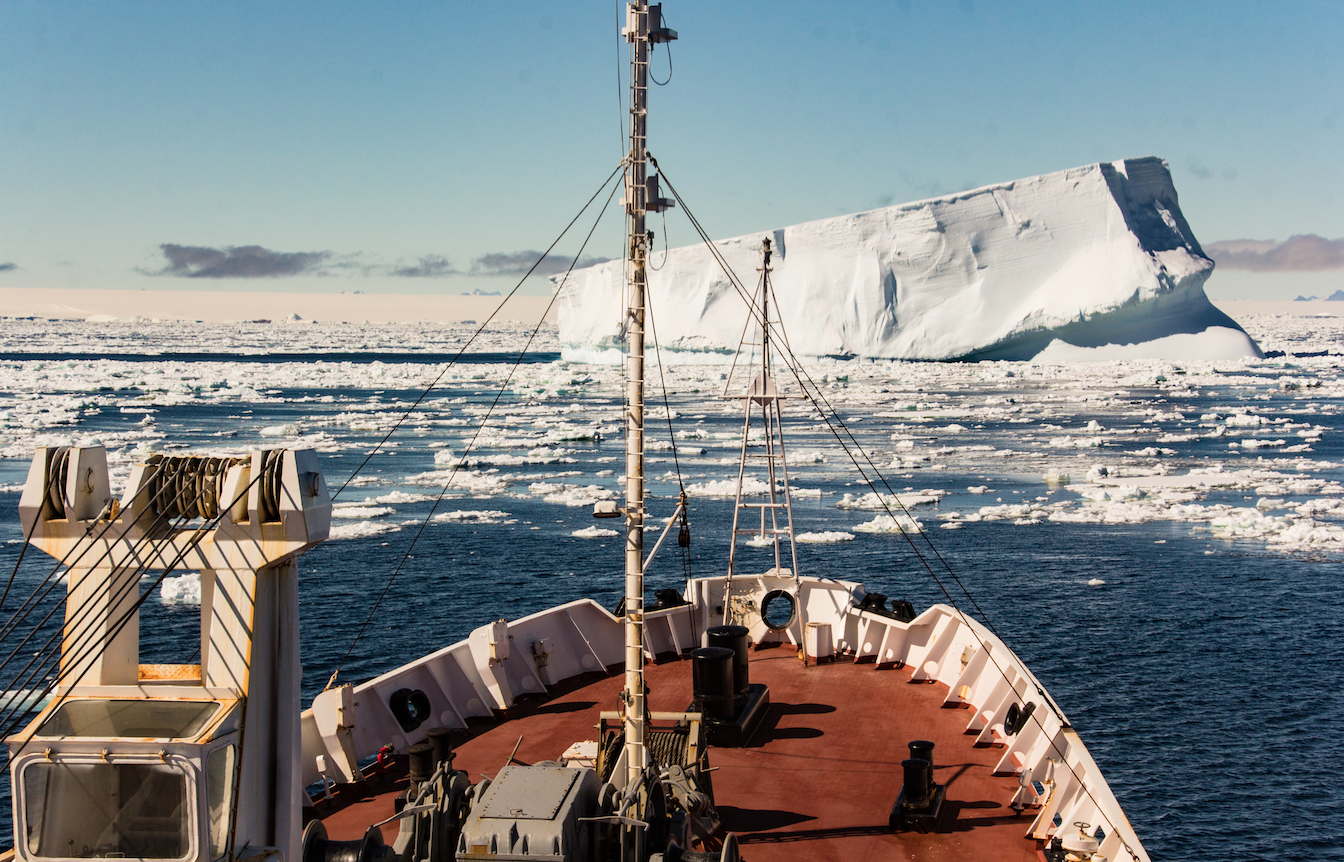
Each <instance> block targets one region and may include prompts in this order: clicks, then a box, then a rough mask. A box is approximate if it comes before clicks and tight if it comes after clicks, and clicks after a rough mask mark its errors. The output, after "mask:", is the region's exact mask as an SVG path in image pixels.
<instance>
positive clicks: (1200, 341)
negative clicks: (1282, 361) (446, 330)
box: [553, 157, 1262, 362]
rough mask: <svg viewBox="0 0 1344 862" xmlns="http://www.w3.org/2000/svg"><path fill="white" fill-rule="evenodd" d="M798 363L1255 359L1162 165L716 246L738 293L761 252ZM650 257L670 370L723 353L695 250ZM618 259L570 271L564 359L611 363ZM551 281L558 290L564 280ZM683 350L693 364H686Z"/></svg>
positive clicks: (704, 265)
mask: <svg viewBox="0 0 1344 862" xmlns="http://www.w3.org/2000/svg"><path fill="white" fill-rule="evenodd" d="M764 237H769V238H770V239H771V240H772V243H773V245H774V251H775V254H774V260H773V272H772V275H771V281H772V283H773V285H774V290H775V295H776V297H777V299H778V305H779V309H780V313H781V315H782V319H783V323H784V329H785V331H786V333H787V334H788V338H789V341H790V343H791V346H792V349H793V351H794V352H795V353H797V354H799V355H804V356H861V357H874V358H887V359H913V360H981V359H1007V360H1029V359H1035V358H1038V357H1039V358H1040V360H1041V361H1050V362H1060V361H1076V360H1085V359H1093V358H1097V359H1100V358H1104V359H1118V358H1125V359H1130V358H1134V359H1138V358H1163V359H1232V358H1238V357H1259V356H1261V355H1262V354H1261V351H1260V348H1259V347H1258V346H1257V345H1256V343H1255V342H1254V341H1253V340H1252V339H1251V338H1250V336H1248V335H1247V334H1246V333H1245V331H1243V330H1242V328H1241V327H1240V326H1239V325H1238V324H1237V323H1236V321H1234V320H1232V318H1230V317H1228V316H1227V315H1226V314H1224V313H1223V312H1221V311H1219V310H1218V309H1217V308H1215V307H1214V306H1213V304H1212V303H1210V302H1209V299H1208V297H1207V296H1205V294H1204V282H1205V280H1206V279H1207V278H1208V277H1209V274H1210V273H1211V272H1212V271H1213V261H1212V260H1210V259H1209V258H1208V257H1207V256H1206V255H1205V254H1204V251H1203V249H1201V248H1200V245H1199V242H1198V240H1196V239H1195V236H1194V233H1193V232H1192V231H1191V230H1190V226H1189V224H1187V223H1186V220H1185V217H1184V216H1183V215H1182V214H1181V210H1180V206H1179V205H1178V204H1177V197H1176V188H1175V186H1174V185H1173V184H1172V180H1171V172H1170V170H1169V169H1168V167H1167V164H1166V162H1164V161H1163V160H1161V159H1158V158H1151V157H1150V158H1141V159H1127V160H1124V161H1119V162H1105V163H1099V164H1092V165H1086V166H1084V167H1080V168H1074V169H1071V170H1066V171H1059V172H1057V173H1052V174H1045V175H1043V176H1038V177H1030V178H1028V179H1022V180H1016V181H1013V182H1008V183H1000V184H998V185H992V186H985V187H984V188H979V189H975V190H972V191H967V192H962V193H960V194H955V195H948V196H945V197H940V198H932V199H930V200H925V201H918V202H915V203H908V204H901V205H898V206H892V207H886V208H884V209H878V210H871V211H869V212H864V213H857V214H855V215H847V216H841V217H838V218H829V219H823V220H821V221H813V222H807V223H804V224H800V225H794V226H792V227H786V228H783V229H780V230H774V231H770V232H767V233H756V234H749V235H746V236H740V237H735V238H733V239H726V240H721V241H719V242H717V243H716V246H717V248H718V251H719V252H720V253H721V254H722V255H723V257H724V258H725V259H726V260H727V261H728V263H729V264H730V265H731V267H732V268H733V269H734V270H735V271H736V273H737V274H738V277H739V278H740V279H741V280H742V281H743V282H744V283H745V284H746V286H747V288H748V289H749V290H750V289H752V288H753V287H754V285H755V283H756V280H757V279H758V277H759V276H758V274H757V268H758V267H759V266H760V246H761V240H762V239H763V238H764ZM663 256H664V255H663V253H662V252H654V253H653V255H652V261H651V262H652V265H653V266H657V267H658V268H657V269H656V270H654V269H652V268H651V269H650V271H649V305H650V309H651V312H652V314H653V317H654V323H655V326H656V330H657V336H658V339H659V342H660V345H661V349H662V350H663V351H675V352H677V353H678V356H677V361H679V362H684V361H695V360H696V359H697V358H701V359H708V358H712V357H714V356H715V355H718V354H721V353H723V352H725V351H732V350H734V349H735V348H736V347H737V344H738V341H739V339H740V337H741V334H742V332H743V326H744V324H745V322H746V318H747V308H746V305H745V303H744V302H743V300H742V299H741V298H740V297H739V296H738V293H737V291H736V290H735V289H734V288H733V286H732V284H731V283H730V282H729V280H728V278H727V277H726V276H725V275H724V273H723V272H722V270H721V269H720V268H719V266H718V264H717V263H716V262H715V261H714V259H713V257H712V256H711V254H710V253H709V250H708V249H707V248H706V247H705V246H704V245H698V246H686V247H683V248H677V249H673V250H671V251H670V252H669V253H667V255H666V260H663V259H662V258H663ZM622 280H623V263H622V262H621V261H611V262H607V263H603V264H599V265H597V266H592V267H588V268H586V269H582V270H577V271H575V272H574V273H572V274H571V275H570V276H569V278H568V280H563V279H562V277H560V276H557V277H555V278H554V279H553V281H554V282H555V283H556V284H558V285H561V290H560V296H559V303H558V305H559V309H558V321H559V329H560V342H561V350H562V353H563V355H564V356H565V358H566V359H571V360H582V361H602V360H604V359H606V360H611V359H615V358H617V357H619V355H620V352H621V349H622V345H621V335H620V327H621V321H622V317H623V299H622V295H623V292H622ZM562 281H563V284H561V282H562ZM696 354H700V356H699V357H697V356H696Z"/></svg>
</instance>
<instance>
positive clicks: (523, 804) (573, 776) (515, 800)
mask: <svg viewBox="0 0 1344 862" xmlns="http://www.w3.org/2000/svg"><path fill="white" fill-rule="evenodd" d="M578 779H579V770H577V769H567V768H564V767H559V766H557V767H553V768H552V767H544V766H522V767H519V766H506V767H504V769H502V770H500V773H499V777H498V778H496V779H495V782H494V783H493V784H492V785H491V786H490V800H489V801H488V802H487V803H486V804H485V810H484V811H483V812H482V814H481V816H483V817H495V818H499V819H507V820H554V819H555V816H556V815H557V814H559V813H560V809H561V807H562V806H563V805H564V804H565V800H566V799H567V798H568V797H569V791H570V788H572V787H573V786H574V782H575V781H578Z"/></svg>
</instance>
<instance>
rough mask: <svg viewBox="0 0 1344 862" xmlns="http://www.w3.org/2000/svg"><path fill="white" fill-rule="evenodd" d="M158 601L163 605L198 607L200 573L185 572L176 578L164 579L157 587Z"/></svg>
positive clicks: (199, 600)
mask: <svg viewBox="0 0 1344 862" xmlns="http://www.w3.org/2000/svg"><path fill="white" fill-rule="evenodd" d="M159 601H160V602H162V603H163V604H165V605H199V604H200V603H201V575H200V572H187V573H186V574H185V575H180V576H179V577H176V578H164V579H163V583H162V584H160V585H159Z"/></svg>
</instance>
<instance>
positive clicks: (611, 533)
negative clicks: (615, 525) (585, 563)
mask: <svg viewBox="0 0 1344 862" xmlns="http://www.w3.org/2000/svg"><path fill="white" fill-rule="evenodd" d="M570 535H571V536H573V537H574V538H576V539H614V538H616V537H618V536H620V535H621V534H620V533H619V532H617V531H616V530H608V529H606V528H604V527H584V528H583V529H582V530H575V531H574V532H572V533H570Z"/></svg>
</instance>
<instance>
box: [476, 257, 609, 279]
mask: <svg viewBox="0 0 1344 862" xmlns="http://www.w3.org/2000/svg"><path fill="white" fill-rule="evenodd" d="M540 257H541V252H539V251H516V252H511V253H505V252H496V253H492V254H486V255H482V256H481V257H478V258H476V260H475V261H473V262H472V264H471V272H470V273H468V274H469V275H476V276H511V277H518V276H522V275H526V274H527V271H528V270H530V269H532V265H533V264H534V263H537V259H538V258H540ZM573 260H574V258H572V257H562V256H557V255H553V254H548V255H546V258H545V259H544V260H542V261H541V263H540V264H537V268H536V269H535V270H533V274H535V275H556V274H558V273H562V272H564V271H565V270H567V269H569V265H570V262H571V261H573ZM607 260H609V258H605V257H585V258H581V259H580V260H579V262H578V263H576V264H574V268H575V269H579V268H580V267H585V266H592V265H593V264H597V263H604V262H606V261H607Z"/></svg>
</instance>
